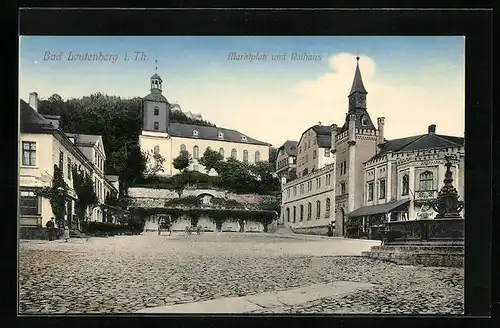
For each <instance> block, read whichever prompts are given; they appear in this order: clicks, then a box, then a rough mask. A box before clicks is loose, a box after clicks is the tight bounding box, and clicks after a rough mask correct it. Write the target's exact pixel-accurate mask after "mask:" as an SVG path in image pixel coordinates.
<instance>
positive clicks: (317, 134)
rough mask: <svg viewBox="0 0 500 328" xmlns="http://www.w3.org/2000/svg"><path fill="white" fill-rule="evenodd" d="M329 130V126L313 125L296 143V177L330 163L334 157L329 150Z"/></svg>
mask: <svg viewBox="0 0 500 328" xmlns="http://www.w3.org/2000/svg"><path fill="white" fill-rule="evenodd" d="M330 147H331V131H330V127H329V126H325V125H321V123H320V124H318V125H314V126H312V127H310V128H308V129H307V130H306V131H305V132H304V133H302V136H301V137H300V140H299V142H298V145H297V168H296V170H297V177H299V178H300V177H303V176H305V175H307V174H308V173H310V172H314V171H315V170H319V169H321V168H323V167H324V166H325V165H328V164H332V163H333V162H334V157H333V156H332V154H331V152H330Z"/></svg>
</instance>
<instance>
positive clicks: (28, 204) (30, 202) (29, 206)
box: [19, 191, 40, 216]
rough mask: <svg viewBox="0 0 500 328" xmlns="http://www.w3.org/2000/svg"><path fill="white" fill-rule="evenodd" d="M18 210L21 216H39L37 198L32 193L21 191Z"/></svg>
mask: <svg viewBox="0 0 500 328" xmlns="http://www.w3.org/2000/svg"><path fill="white" fill-rule="evenodd" d="M19 210H20V214H21V216H23V215H39V214H40V213H39V208H38V196H37V195H36V194H35V193H34V192H33V191H21V195H20V198H19Z"/></svg>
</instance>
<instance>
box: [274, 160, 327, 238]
mask: <svg viewBox="0 0 500 328" xmlns="http://www.w3.org/2000/svg"><path fill="white" fill-rule="evenodd" d="M334 209H335V165H333V164H330V165H327V166H325V167H323V168H321V169H319V170H316V171H314V172H312V173H310V174H308V175H305V176H303V177H301V178H298V179H296V180H293V181H291V182H289V183H286V184H285V185H283V191H282V210H281V213H282V214H281V215H282V216H283V221H284V224H285V225H287V226H290V227H291V228H292V229H293V230H294V231H295V232H299V233H300V232H303V233H314V234H322V233H325V232H326V231H327V230H328V224H330V223H334V222H332V221H334V213H333V212H334Z"/></svg>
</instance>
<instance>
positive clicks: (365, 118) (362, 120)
mask: <svg viewBox="0 0 500 328" xmlns="http://www.w3.org/2000/svg"><path fill="white" fill-rule="evenodd" d="M361 125H362V126H367V125H368V117H366V116H363V117H361Z"/></svg>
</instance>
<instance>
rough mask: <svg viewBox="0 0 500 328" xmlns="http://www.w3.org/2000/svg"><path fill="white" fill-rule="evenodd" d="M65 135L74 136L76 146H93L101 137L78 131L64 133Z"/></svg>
mask: <svg viewBox="0 0 500 328" xmlns="http://www.w3.org/2000/svg"><path fill="white" fill-rule="evenodd" d="M66 135H67V136H68V137H70V138H75V145H77V146H94V145H95V144H96V143H97V141H98V140H99V138H100V137H101V136H100V135H94V134H79V133H66Z"/></svg>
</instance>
